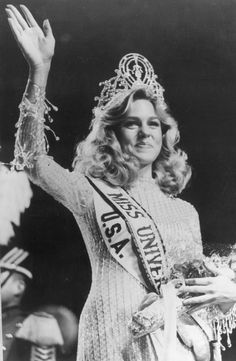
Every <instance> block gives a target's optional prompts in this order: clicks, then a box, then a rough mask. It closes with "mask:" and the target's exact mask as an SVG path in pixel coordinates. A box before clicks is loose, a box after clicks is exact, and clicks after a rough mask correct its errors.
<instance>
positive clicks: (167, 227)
mask: <svg viewBox="0 0 236 361" xmlns="http://www.w3.org/2000/svg"><path fill="white" fill-rule="evenodd" d="M26 100H27V99H26ZM26 100H25V101H26ZM27 112H28V108H27ZM17 126H18V128H19V129H18V135H19V136H18V141H20V143H21V144H20V150H21V149H23V150H24V154H25V155H27V154H31V155H33V157H34V159H35V161H34V168H33V169H32V170H31V171H30V172H29V173H30V177H31V180H32V181H33V182H34V183H35V184H37V185H39V186H40V187H41V188H43V189H44V190H45V191H46V192H47V193H49V194H50V195H52V196H53V197H54V198H55V199H56V200H57V201H59V202H60V203H62V204H63V205H64V206H66V207H67V208H68V209H69V210H70V211H71V212H72V213H73V215H74V218H75V220H76V222H77V224H78V226H79V228H80V231H81V233H82V236H83V239H84V242H85V245H86V248H87V251H88V255H89V258H90V262H91V268H92V284H91V288H90V291H89V295H88V298H87V301H86V303H85V305H84V308H83V310H82V313H81V315H80V322H79V340H78V353H77V361H159V360H160V358H159V356H158V355H157V353H156V350H155V349H154V347H153V343H152V340H151V338H150V337H149V335H146V336H142V337H140V338H137V339H134V338H133V337H132V335H131V333H130V331H129V327H128V324H129V322H130V320H131V318H132V315H133V314H134V313H135V312H136V311H137V310H138V308H139V306H140V304H141V302H142V300H143V298H144V296H145V295H147V293H148V292H150V291H149V290H148V289H147V288H146V287H145V286H144V285H143V284H141V283H140V282H139V281H138V280H137V279H136V278H135V277H134V276H132V275H131V274H129V273H128V272H127V271H126V270H125V269H124V268H123V267H122V266H121V265H120V264H119V263H118V262H117V261H116V260H115V259H113V258H112V256H111V255H110V253H109V251H108V249H107V247H106V245H105V242H104V241H103V239H102V236H101V232H100V229H99V226H98V223H97V220H96V215H95V208H94V201H93V191H92V187H91V185H90V184H89V182H88V180H87V179H86V178H85V177H84V175H83V174H81V173H80V172H79V171H77V170H74V171H73V172H69V171H68V170H66V169H64V168H62V167H61V166H60V165H58V164H57V163H56V162H55V161H54V160H53V159H52V158H51V157H49V156H47V154H46V151H45V141H44V139H45V138H44V124H43V121H41V118H37V113H35V112H31V113H30V114H28V115H27V114H26V113H25V112H24V109H23V108H22V109H21V117H20V119H19V122H18V124H17ZM18 147H19V144H18ZM16 150H17V146H16ZM15 154H16V153H15ZM128 192H129V193H130V195H131V196H132V197H133V198H135V200H136V201H137V202H138V203H139V204H140V205H141V206H142V207H143V208H145V209H146V211H147V212H148V213H149V214H150V215H151V216H152V218H153V219H154V221H155V222H156V224H157V226H158V229H159V231H160V233H161V236H162V239H163V242H164V245H165V248H166V255H167V259H168V262H169V264H170V265H171V264H174V263H182V262H185V261H191V260H193V259H196V258H201V256H202V243H201V235H200V227H199V219H198V214H197V212H196V210H195V209H194V207H193V206H192V205H190V204H189V203H187V202H185V201H183V200H181V199H178V198H170V197H168V196H167V195H165V194H164V193H163V192H162V191H161V190H160V189H159V188H158V187H157V186H156V185H155V183H154V182H147V181H146V180H144V179H143V180H142V179H141V180H139V181H136V182H135V183H134V184H133V186H132V187H131V188H130V189H129V190H128ZM159 336H160V345H161V342H162V339H163V330H160V331H159ZM177 343H178V344H177V348H178V353H179V354H180V359H181V360H184V361H194V360H195V359H194V356H193V353H192V351H191V350H190V349H188V348H187V347H186V346H184V345H183V344H181V343H180V341H178V340H177ZM176 360H177V358H176V357H175V355H173V361H176Z"/></svg>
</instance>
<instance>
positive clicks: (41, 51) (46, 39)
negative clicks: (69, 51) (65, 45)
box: [5, 5, 55, 72]
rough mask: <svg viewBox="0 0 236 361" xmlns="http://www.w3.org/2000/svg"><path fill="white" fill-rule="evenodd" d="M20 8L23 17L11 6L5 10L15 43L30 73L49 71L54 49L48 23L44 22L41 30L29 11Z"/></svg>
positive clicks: (53, 41) (24, 7)
mask: <svg viewBox="0 0 236 361" xmlns="http://www.w3.org/2000/svg"><path fill="white" fill-rule="evenodd" d="M20 8H21V11H22V13H23V15H22V14H21V13H20V12H19V11H18V10H17V8H16V7H15V6H13V5H7V7H6V9H5V10H6V13H7V16H8V23H9V25H10V28H11V30H12V33H13V35H14V37H15V39H16V42H17V44H18V46H19V48H20V49H21V51H22V53H23V55H24V57H25V59H26V61H27V63H28V64H29V67H30V70H31V71H32V72H35V71H38V70H41V69H48V70H49V69H50V64H51V60H52V57H53V54H54V48H55V39H54V37H53V33H52V29H51V26H50V23H49V21H48V20H44V22H43V27H42V29H41V28H40V26H39V25H38V24H37V22H36V21H35V19H34V17H33V15H32V14H31V12H30V11H29V9H28V8H27V7H26V6H24V5H20Z"/></svg>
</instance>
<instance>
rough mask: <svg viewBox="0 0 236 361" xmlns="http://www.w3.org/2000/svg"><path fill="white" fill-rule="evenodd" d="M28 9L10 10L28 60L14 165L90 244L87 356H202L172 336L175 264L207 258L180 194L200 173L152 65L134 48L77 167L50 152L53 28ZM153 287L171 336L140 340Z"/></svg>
mask: <svg viewBox="0 0 236 361" xmlns="http://www.w3.org/2000/svg"><path fill="white" fill-rule="evenodd" d="M21 10H22V13H23V15H24V16H22V15H21V13H20V12H19V11H18V10H17V9H16V8H15V7H14V6H12V5H8V6H7V8H6V12H7V15H8V21H9V25H10V27H11V30H12V32H13V35H14V37H15V39H16V41H17V43H18V45H19V47H20V49H21V50H22V53H23V55H24V57H25V58H26V60H27V62H28V64H29V81H28V83H27V87H26V90H25V93H24V96H23V100H22V103H21V105H20V110H21V113H20V118H19V121H18V123H17V127H18V131H17V135H16V148H15V161H14V166H16V167H17V168H18V169H19V168H20V169H21V168H28V171H29V173H30V176H31V179H32V180H33V181H34V182H35V183H37V184H38V185H39V186H40V187H42V188H43V189H45V190H46V191H47V192H48V193H50V194H51V195H52V196H53V197H54V198H55V199H56V200H58V201H60V202H61V203H63V204H64V205H65V206H66V207H68V208H69V209H70V210H71V212H72V213H73V215H74V217H75V219H76V221H77V223H78V225H79V227H80V230H81V232H82V235H83V238H84V241H85V244H86V247H87V250H88V254H89V257H90V261H91V267H92V285H91V289H90V292H89V295H88V298H87V301H86V303H85V306H84V309H83V311H82V314H81V317H80V325H79V343H78V356H77V357H78V360H79V361H80V360H89V361H101V360H102V361H114V360H115V361H121V360H127V361H128V360H129V361H133V360H135V361H139V360H140V361H141V360H142V361H145V360H146V361H147V360H148V361H150V360H164V359H165V360H173V357H174V358H175V360H185V361H188V360H189V361H193V360H200V356H201V355H200V356H199V355H197V352H195V351H196V349H195V348H194V347H193V344H192V342H193V340H187V339H188V337H187V335H186V332H185V335H184V332H182V336H183V337H182V339H181V336H180V338H178V339H177V340H174V343H173V345H174V347H175V348H174V350H172V349H171V348H170V347H165V342H166V340H168V337H169V335H171V337H170V339H171V340H172V341H173V339H174V338H175V335H174V334H173V331H172V329H173V330H174V331H175V327H174V323H173V327H172V328H171V327H170V321H171V320H170V314H171V313H169V314H167V312H166V310H167V309H169V308H171V309H174V310H175V305H174V304H175V299H176V296H175V294H174V290H173V288H171V287H169V286H167V287H165V286H164V285H165V283H166V278H168V276H169V270H170V268H171V267H172V266H173V264H175V263H181V262H184V261H185V260H188V261H191V260H193V259H196V258H201V257H202V244H201V236H200V228H199V220H198V214H197V212H196V211H195V209H194V208H193V206H191V205H190V204H188V203H187V202H185V201H182V200H180V199H178V198H175V196H176V195H177V194H178V193H180V192H181V191H182V190H183V189H184V188H185V186H186V184H187V182H188V180H189V178H190V174H191V170H190V167H189V166H188V165H187V162H186V155H185V154H184V153H183V152H182V151H180V150H179V149H178V148H177V147H176V144H177V143H178V140H179V132H178V127H177V123H176V122H175V120H174V119H173V118H172V117H171V116H170V115H169V114H168V113H167V111H166V104H165V102H164V98H163V89H162V87H161V86H160V84H159V83H158V82H157V81H156V75H155V74H154V72H153V68H152V66H151V64H150V63H149V62H148V61H147V59H145V58H144V57H142V56H141V55H139V54H127V55H126V56H124V57H123V58H122V60H121V62H120V64H119V69H118V70H117V71H116V76H115V77H113V78H111V79H110V80H109V81H106V82H104V83H103V85H104V88H103V90H102V92H101V95H100V97H98V98H97V100H98V105H97V107H96V108H95V110H94V119H93V121H92V125H91V131H90V134H89V135H88V137H87V138H86V139H85V141H84V142H82V143H81V144H79V145H78V147H77V154H76V157H75V160H74V171H73V172H71V173H70V172H68V171H67V170H65V169H63V168H62V167H60V166H59V165H58V164H57V163H56V162H55V161H54V160H53V159H52V158H51V157H48V156H47V145H46V141H45V134H44V128H45V127H46V126H45V119H44V115H45V113H47V112H48V106H47V104H46V103H45V88H46V83H47V78H48V73H49V70H50V66H51V59H52V57H53V53H54V44H55V41H54V38H53V34H52V31H51V27H50V24H49V22H48V20H46V21H44V23H43V30H41V28H40V27H39V26H38V24H37V23H36V21H35V19H34V18H33V16H32V14H31V13H30V12H29V10H28V9H27V8H26V7H25V6H23V5H22V6H21ZM160 289H162V293H163V295H164V296H165V297H164V298H162V296H161V295H160ZM151 291H154V292H155V293H156V294H157V296H156V297H155V300H156V299H157V304H158V305H159V306H160V307H159V308H158V310H159V311H158V312H159V313H160V317H162V316H163V315H164V318H165V320H166V329H165V332H164V331H163V325H162V326H160V328H159V329H158V330H157V332H156V333H155V337H154V338H153V337H152V335H151V333H146V334H145V335H143V336H142V337H137V338H133V337H132V334H131V332H130V330H129V327H128V325H129V323H130V320H131V319H132V316H133V315H134V314H135V313H136V311H137V310H139V309H140V305H141V303H142V301H143V299H145V297H147V296H148V294H149V293H150V292H151ZM144 303H145V302H144ZM146 306H147V305H146ZM141 307H143V305H142V306H141ZM162 313H163V314H162ZM172 315H174V313H173V314H172ZM172 322H174V321H173V320H172ZM196 327H197V326H196ZM178 330H179V331H180V332H179V334H180V333H181V330H182V328H181V326H178ZM168 332H169V333H168ZM197 333H198V335H199V339H201V342H202V343H204V345H205V346H204V347H205V349H204V350H205V353H206V356H204V357H205V358H204V360H208V359H209V357H210V353H209V349H208V348H209V346H208V340H207V339H206V336H205V335H204V334H203V332H202V331H201V329H200V328H198V331H197ZM170 339H169V340H170ZM199 339H198V341H199ZM187 341H189V343H188V342H187ZM190 341H191V342H190ZM206 344H207V345H206ZM167 349H170V351H171V352H166V350H167ZM198 356H199V357H198Z"/></svg>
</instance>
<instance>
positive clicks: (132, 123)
mask: <svg viewBox="0 0 236 361" xmlns="http://www.w3.org/2000/svg"><path fill="white" fill-rule="evenodd" d="M123 127H124V128H127V129H136V128H137V127H138V123H137V122H136V121H135V120H130V121H126V122H125V123H124V124H123Z"/></svg>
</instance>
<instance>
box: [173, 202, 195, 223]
mask: <svg viewBox="0 0 236 361" xmlns="http://www.w3.org/2000/svg"><path fill="white" fill-rule="evenodd" d="M173 202H175V203H176V205H177V206H178V207H179V209H180V210H181V211H182V212H184V213H185V214H186V215H188V216H189V217H194V218H196V217H197V218H198V212H197V210H196V208H195V207H194V205H193V204H192V203H190V202H187V201H185V200H184V199H182V198H178V197H176V198H173Z"/></svg>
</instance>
